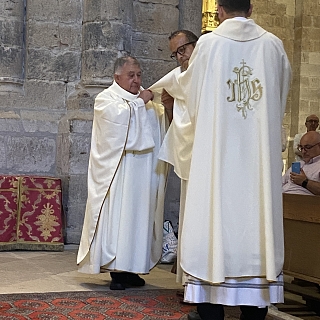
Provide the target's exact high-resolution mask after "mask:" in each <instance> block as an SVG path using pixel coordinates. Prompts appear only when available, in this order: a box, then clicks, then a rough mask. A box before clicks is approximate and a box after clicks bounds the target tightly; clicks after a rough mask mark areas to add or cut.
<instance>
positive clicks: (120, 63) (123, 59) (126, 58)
mask: <svg viewBox="0 0 320 320" xmlns="http://www.w3.org/2000/svg"><path fill="white" fill-rule="evenodd" d="M126 63H131V64H135V65H137V66H138V67H139V68H140V63H139V61H138V60H137V59H136V58H134V57H131V56H123V57H120V58H117V60H116V61H115V63H114V67H113V73H114V74H120V73H121V69H122V67H123V66H124V65H125V64H126Z"/></svg>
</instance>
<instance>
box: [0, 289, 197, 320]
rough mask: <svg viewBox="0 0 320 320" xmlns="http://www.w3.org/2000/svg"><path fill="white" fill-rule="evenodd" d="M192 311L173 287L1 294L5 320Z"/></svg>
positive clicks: (160, 316)
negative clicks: (171, 288) (170, 288)
mask: <svg viewBox="0 0 320 320" xmlns="http://www.w3.org/2000/svg"><path fill="white" fill-rule="evenodd" d="M192 310H195V306H193V305H188V304H184V303H182V302H181V298H180V297H179V296H177V290H169V289H161V290H124V291H98V292H96V291H85V292H83V291H80V292H50V293H29V294H26V293H23V294H2V295H0V319H1V320H4V319H6V320H28V319H37V320H40V319H41V320H69V319H77V320H84V319H86V320H88V319H90V320H93V319H94V320H102V319H110V320H118V319H135V320H165V319H187V316H186V315H187V314H188V313H189V312H190V311H192Z"/></svg>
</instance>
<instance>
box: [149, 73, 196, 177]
mask: <svg viewBox="0 0 320 320" xmlns="http://www.w3.org/2000/svg"><path fill="white" fill-rule="evenodd" d="M180 74H181V68H180V67H178V68H175V69H174V70H172V71H171V72H169V73H168V74H166V75H165V76H164V77H163V78H161V79H160V80H158V81H157V82H156V83H155V84H153V85H152V86H151V87H150V88H149V89H150V90H152V92H154V93H155V100H154V101H157V99H158V100H159V101H157V102H159V103H160V94H161V92H162V89H165V90H166V91H167V92H168V93H169V94H170V93H172V95H174V96H175V99H174V105H173V119H172V122H171V124H170V127H169V129H168V131H167V133H166V135H165V137H164V140H163V143H162V146H161V149H160V152H159V159H161V160H163V161H166V162H168V163H170V164H171V165H173V167H174V172H175V173H176V174H177V176H178V177H179V178H181V179H183V180H187V179H188V177H189V170H190V161H191V153H192V143H193V129H192V124H191V122H190V117H189V114H188V110H187V109H186V107H185V104H184V100H181V99H179V97H177V92H175V93H173V92H171V89H172V87H171V83H172V81H173V78H175V79H176V78H177V77H178V76H179V75H180ZM175 81H176V80H175ZM156 93H158V95H157V94H156Z"/></svg>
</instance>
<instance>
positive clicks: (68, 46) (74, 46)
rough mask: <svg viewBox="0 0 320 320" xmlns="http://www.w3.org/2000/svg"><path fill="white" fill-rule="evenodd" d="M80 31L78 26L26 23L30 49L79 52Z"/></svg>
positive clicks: (53, 23) (37, 22) (36, 22)
mask: <svg viewBox="0 0 320 320" xmlns="http://www.w3.org/2000/svg"><path fill="white" fill-rule="evenodd" d="M81 29H82V28H81V25H80V24H75V25H70V24H64V23H61V22H39V21H34V20H31V21H29V23H28V45H29V47H31V48H42V47H45V48H51V49H53V48H55V49H59V50H81V45H82V44H81V38H82V36H81Z"/></svg>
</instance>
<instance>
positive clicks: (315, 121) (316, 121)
mask: <svg viewBox="0 0 320 320" xmlns="http://www.w3.org/2000/svg"><path fill="white" fill-rule="evenodd" d="M306 122H314V123H319V120H307V121H306Z"/></svg>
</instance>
